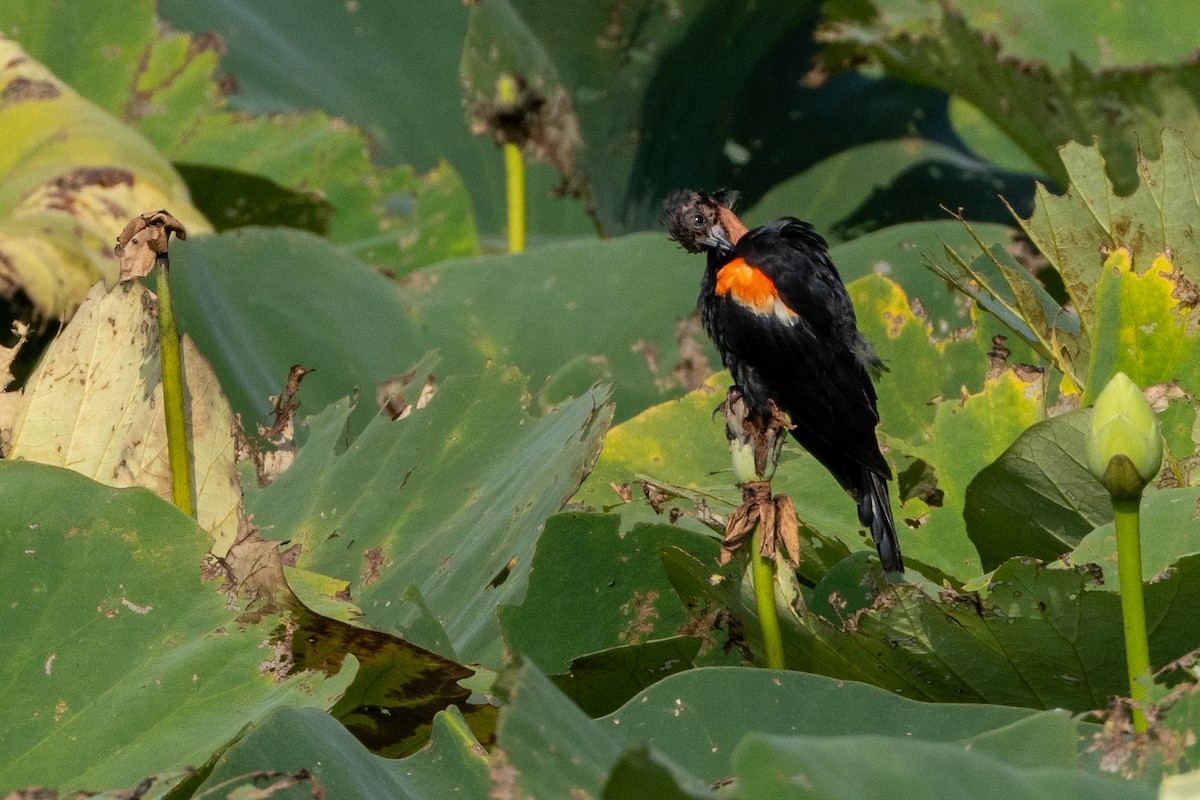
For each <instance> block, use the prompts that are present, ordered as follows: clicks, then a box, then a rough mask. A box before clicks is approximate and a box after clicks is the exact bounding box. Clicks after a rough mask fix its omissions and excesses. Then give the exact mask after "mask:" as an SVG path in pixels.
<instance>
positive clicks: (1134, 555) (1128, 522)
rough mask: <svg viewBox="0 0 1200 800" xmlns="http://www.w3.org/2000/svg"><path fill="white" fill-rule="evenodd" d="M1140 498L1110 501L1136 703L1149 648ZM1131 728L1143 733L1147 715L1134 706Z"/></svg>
mask: <svg viewBox="0 0 1200 800" xmlns="http://www.w3.org/2000/svg"><path fill="white" fill-rule="evenodd" d="M1141 502H1142V501H1141V498H1140V497H1138V498H1137V499H1135V500H1118V499H1116V498H1115V497H1114V498H1113V514H1114V516H1115V522H1116V528H1117V570H1118V571H1119V572H1120V576H1121V613H1122V616H1123V617H1124V623H1125V663H1126V665H1127V666H1128V668H1129V696H1130V698H1132V699H1133V701H1134V702H1135V704H1136V702H1137V701H1138V700H1142V699H1144V698H1145V697H1146V689H1145V687H1143V686H1142V684H1140V683H1139V682H1138V680H1137V679H1138V678H1140V677H1142V676H1144V675H1146V674H1148V673H1149V672H1150V645H1149V642H1148V640H1147V638H1146V604H1145V600H1144V598H1143V595H1142V544H1141V536H1140V533H1139V530H1138V528H1139V512H1140V510H1141ZM1133 729H1134V731H1135V732H1137V733H1145V731H1146V715H1145V714H1143V713H1142V710H1141V709H1140V708H1138V707H1137V706H1136V705H1135V706H1134V709H1133Z"/></svg>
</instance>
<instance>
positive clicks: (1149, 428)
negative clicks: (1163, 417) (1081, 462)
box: [1087, 372, 1163, 499]
mask: <svg viewBox="0 0 1200 800" xmlns="http://www.w3.org/2000/svg"><path fill="white" fill-rule="evenodd" d="M1162 455H1163V445H1162V435H1161V434H1160V433H1159V431H1158V419H1157V418H1156V417H1155V416H1154V409H1153V408H1151V407H1150V403H1149V401H1147V400H1146V396H1145V395H1144V394H1142V390H1141V389H1139V388H1138V386H1137V384H1135V383H1134V382H1133V381H1131V380H1129V377H1128V376H1127V375H1126V374H1125V373H1123V372H1118V373H1117V374H1116V375H1114V376H1113V378H1112V380H1111V381H1109V382H1108V385H1107V386H1105V387H1104V391H1102V392H1100V396H1099V397H1097V398H1096V406H1095V408H1093V409H1092V424H1091V428H1090V430H1089V431H1088V437H1087V458H1088V469H1090V470H1091V472H1092V474H1093V475H1095V476H1096V479H1097V480H1098V481H1100V483H1101V484H1102V485H1103V486H1104V488H1105V489H1107V490H1108V492H1109V494H1111V495H1112V496H1113V497H1117V498H1125V499H1134V498H1137V497H1140V496H1141V494H1142V490H1143V489H1145V488H1146V484H1148V483H1149V482H1150V481H1151V480H1152V479H1153V478H1154V476H1155V475H1157V474H1158V470H1159V467H1161V466H1162Z"/></svg>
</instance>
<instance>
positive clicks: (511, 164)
mask: <svg viewBox="0 0 1200 800" xmlns="http://www.w3.org/2000/svg"><path fill="white" fill-rule="evenodd" d="M496 88H497V92H498V94H499V96H500V102H501V103H502V104H504V105H510V106H515V105H516V103H517V82H516V81H515V80H513V78H512V76H510V75H505V76H503V77H502V78H500V80H499V82H498V83H497V86H496ZM504 188H505V192H504V195H505V203H506V205H507V209H508V252H510V253H523V252H525V161H524V159H522V158H521V148H519V147H517V146H516V145H515V144H513V143H512V142H506V143H505V144H504Z"/></svg>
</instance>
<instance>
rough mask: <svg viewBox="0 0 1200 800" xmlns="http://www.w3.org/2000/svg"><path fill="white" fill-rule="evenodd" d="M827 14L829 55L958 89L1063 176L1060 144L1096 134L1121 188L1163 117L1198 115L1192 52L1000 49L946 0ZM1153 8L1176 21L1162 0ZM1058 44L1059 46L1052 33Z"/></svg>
mask: <svg viewBox="0 0 1200 800" xmlns="http://www.w3.org/2000/svg"><path fill="white" fill-rule="evenodd" d="M1060 9H1061V17H1060V19H1061V23H1060V24H1064V25H1072V26H1073V25H1074V24H1075V19H1076V17H1077V16H1079V15H1078V13H1077V12H1076V11H1074V10H1070V9H1067V8H1066V7H1063V6H1060ZM826 15H827V16H826V19H827V25H826V28H825V29H824V31H823V37H824V39H825V40H826V41H830V42H833V43H835V46H833V47H832V48H831V50H830V51H829V52H830V59H829V60H830V61H831V62H832V63H833V64H835V65H840V64H841V63H844V62H846V61H847V60H849V59H855V58H858V57H861V56H863V55H865V56H867V57H869V58H871V59H873V60H875V61H877V62H878V63H879V64H881V65H882V66H883V68H884V69H885V70H886V71H887V72H888V74H891V75H894V76H896V77H899V78H903V79H905V80H910V81H913V82H915V83H920V84H924V85H928V86H934V87H937V88H939V89H942V90H944V91H946V92H947V93H949V94H951V95H954V96H956V97H961V98H963V99H964V100H966V101H968V102H969V103H971V104H972V105H973V106H975V107H976V108H977V109H979V110H980V111H981V112H982V113H983V114H984V115H986V116H987V117H988V118H989V119H990V120H991V121H992V122H993V123H995V124H996V125H997V126H998V127H999V128H1001V129H1002V130H1003V131H1004V133H1005V134H1007V135H1008V136H1009V137H1010V138H1011V139H1012V140H1013V141H1014V142H1016V144H1017V145H1018V146H1019V147H1020V148H1021V150H1022V151H1024V152H1025V153H1026V154H1028V155H1029V157H1030V158H1031V159H1032V160H1033V161H1034V162H1035V163H1036V164H1037V165H1038V166H1039V167H1040V168H1041V169H1042V170H1044V171H1045V173H1046V174H1047V175H1049V176H1050V177H1051V178H1052V179H1054V180H1055V181H1056V182H1058V183H1059V184H1060V185H1064V186H1065V185H1066V184H1067V182H1068V179H1069V178H1070V172H1069V170H1064V168H1063V165H1062V163H1061V162H1060V161H1059V159H1058V156H1057V153H1056V149H1057V148H1058V147H1059V146H1060V145H1064V144H1066V143H1067V142H1070V141H1076V142H1087V141H1090V140H1091V139H1092V138H1093V137H1097V138H1098V139H1099V142H1100V149H1101V150H1102V152H1103V153H1104V155H1105V158H1106V159H1107V160H1108V162H1109V169H1110V170H1111V173H1112V175H1113V179H1114V181H1115V183H1116V185H1117V187H1118V189H1119V190H1120V191H1122V192H1126V191H1129V190H1131V189H1132V188H1133V187H1135V186H1136V185H1137V156H1138V151H1139V148H1144V149H1145V151H1146V153H1147V155H1149V156H1151V157H1154V156H1157V155H1158V148H1157V142H1158V134H1159V131H1160V130H1161V129H1162V128H1163V126H1165V125H1172V126H1177V127H1179V128H1181V129H1183V130H1189V131H1195V130H1197V122H1200V103H1198V102H1197V98H1200V65H1197V64H1195V63H1193V62H1191V61H1190V60H1189V61H1185V62H1183V63H1180V64H1172V65H1169V66H1167V65H1151V66H1145V65H1143V64H1141V63H1139V64H1137V65H1136V66H1130V67H1118V68H1109V69H1104V70H1101V71H1097V72H1092V71H1089V70H1088V69H1087V68H1086V67H1084V66H1083V65H1082V64H1080V63H1079V62H1077V61H1073V62H1072V63H1070V64H1069V65H1063V66H1061V67H1051V66H1048V65H1047V64H1046V63H1045V62H1043V61H1037V60H1034V59H1025V60H1018V59H1012V58H1001V57H999V52H998V51H999V47H1000V45H999V44H998V43H997V42H996V40H995V39H994V38H991V37H989V36H988V35H986V34H985V32H984V31H981V30H978V29H975V28H972V27H971V26H970V24H969V23H968V21H967V20H965V19H964V18H963V16H961V15H960V14H959V13H958V11H957V10H956V9H955V8H952V7H951V6H950V4H949V3H946V2H944V0H917V2H913V3H909V4H907V5H906V6H905V7H904V8H903V11H902V12H901V13H896V12H895V11H891V10H890V9H888V8H887V7H886V4H882V3H879V4H877V3H874V2H868V3H856V2H852V1H851V0H835V2H831V3H829V4H827V5H826ZM1152 16H1154V17H1156V18H1157V19H1159V20H1162V21H1163V22H1162V24H1165V25H1170V26H1175V25H1177V24H1179V21H1178V20H1176V19H1175V18H1174V17H1173V16H1171V14H1170V12H1169V11H1167V10H1165V9H1161V10H1160V9H1157V8H1156V9H1155V10H1154V12H1153V13H1152ZM1106 38H1107V37H1106ZM1054 49H1055V50H1056V51H1058V52H1063V48H1062V45H1061V43H1059V42H1057V41H1056V43H1055V48H1054ZM1193 136H1194V134H1193ZM1190 141H1191V142H1192V143H1196V142H1197V141H1200V140H1197V139H1195V138H1192V139H1190Z"/></svg>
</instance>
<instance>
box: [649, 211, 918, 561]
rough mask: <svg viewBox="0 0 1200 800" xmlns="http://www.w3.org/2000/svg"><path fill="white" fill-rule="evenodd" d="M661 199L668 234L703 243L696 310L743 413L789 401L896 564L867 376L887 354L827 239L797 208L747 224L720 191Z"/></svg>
mask: <svg viewBox="0 0 1200 800" xmlns="http://www.w3.org/2000/svg"><path fill="white" fill-rule="evenodd" d="M665 209H666V224H667V228H668V230H669V231H670V234H671V238H673V239H674V240H675V241H677V242H679V244H681V245H682V246H683V248H684V249H685V250H687V251H688V252H690V253H700V252H707V253H708V269H706V270H705V272H704V279H703V280H702V281H701V282H700V300H699V303H698V305H699V307H700V317H701V319H702V320H703V322H704V328H705V330H707V331H708V335H709V337H710V338H711V339H712V340H713V344H715V345H716V346H717V350H719V351H720V353H721V360H722V361H723V362H724V364H725V366H726V367H727V368H728V369H729V371H730V372H731V373H732V374H733V380H734V382H735V383H736V385H737V387H738V389H739V390H740V391H741V394H742V397H743V398H744V399H745V401H746V404H747V406H748V407H749V409H750V411H751V413H752V414H755V415H757V416H758V417H760V418H762V419H770V415H771V401H774V402H775V405H776V406H777V407H778V408H779V409H780V410H782V411H784V412H786V413H787V415H788V416H789V417H790V418H791V421H792V425H793V427H792V435H793V436H794V437H795V438H796V440H797V441H798V442H800V444H801V445H802V446H803V447H804V449H806V450H808V452H810V453H812V454H813V456H814V457H816V459H817V460H818V461H820V462H821V463H822V464H823V465H824V466H825V468H826V469H828V470H829V471H830V472H831V473H833V476H834V477H835V478H837V480H838V483H840V484H841V485H842V488H844V489H845V490H846V492H847V493H848V494H849V495H850V496H851V497H852V498H854V499H855V500H856V501H857V502H858V519H859V522H861V523H862V525H864V526H865V527H867V528H869V529H870V531H871V536H872V538H873V539H874V540H875V547H876V548H877V549H878V551H879V558H880V560H881V561H882V562H883V567H884V569H886V570H887V571H889V572H902V571H903V570H904V562H903V561H902V560H901V557H900V545H899V543H898V542H897V541H896V527H895V523H894V522H893V521H892V509H891V504H890V503H889V502H888V489H887V481H889V480H890V479H891V477H892V471H891V469H890V468H889V467H888V464H887V461H885V460H884V458H883V454H882V453H880V451H879V442H878V440H877V439H876V438H875V426H876V425H877V424H878V423H879V412H878V411H877V410H876V408H875V387H874V385H873V384H872V382H871V381H872V378H875V377H878V376H879V374H880V372H881V371H882V370H883V362H882V361H880V360H879V357H878V356H876V355H875V350H874V348H872V347H871V344H870V342H868V341H867V340H866V339H865V338H864V337H863V335H862V334H861V333H860V332H859V330H858V326H857V321H856V319H855V316H854V308H853V307H852V306H851V305H850V296H849V295H848V294H847V293H846V287H845V284H843V283H842V279H841V276H840V275H838V272H837V269H836V268H835V267H834V266H833V262H832V261H830V259H829V253H828V251H827V250H826V244H825V240H824V239H822V238H821V237H820V236H819V235H818V234H817V233H816V232H815V231H813V229H812V226H811V225H809V224H808V223H807V222H801V221H800V220H798V219H795V218H794V217H783V218H781V219H777V220H775V221H774V222H770V223H768V224H766V225H763V226H761V227H759V228H755V229H754V230H750V231H747V230H746V227H745V226H744V225H743V224H742V223H741V221H740V220H738V218H737V217H736V216H735V215H734V213H733V211H732V210H730V208H729V203H728V202H727V201H726V196H725V195H724V194H723V193H718V194H714V195H706V194H700V193H698V192H686V191H685V192H676V193H674V194H672V195H671V196H670V197H668V198H667V201H666V203H665Z"/></svg>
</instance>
